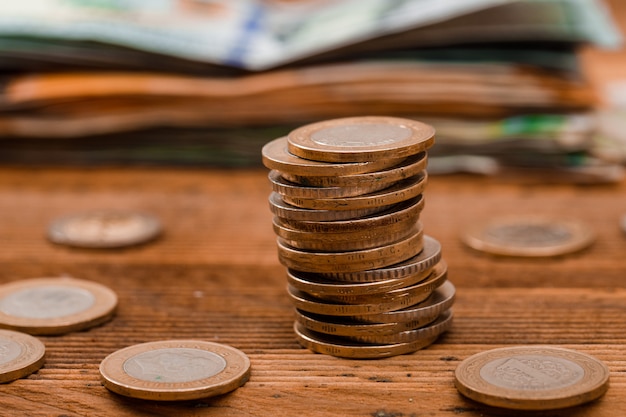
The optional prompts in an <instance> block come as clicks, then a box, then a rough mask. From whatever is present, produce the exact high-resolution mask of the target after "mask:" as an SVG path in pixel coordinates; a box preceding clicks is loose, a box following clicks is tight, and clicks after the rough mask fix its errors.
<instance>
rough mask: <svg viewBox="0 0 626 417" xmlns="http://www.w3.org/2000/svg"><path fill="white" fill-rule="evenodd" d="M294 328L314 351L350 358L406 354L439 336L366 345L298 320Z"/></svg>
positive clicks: (379, 357)
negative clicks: (306, 325) (315, 328)
mask: <svg viewBox="0 0 626 417" xmlns="http://www.w3.org/2000/svg"><path fill="white" fill-rule="evenodd" d="M293 328H294V333H295V335H296V339H297V341H298V343H299V344H300V345H301V346H302V347H304V348H307V349H309V350H311V351H313V352H317V353H324V354H327V355H331V356H336V357H340V358H348V359H382V358H388V357H391V356H398V355H405V354H409V353H413V352H416V351H418V350H420V349H423V348H425V347H427V346H430V345H431V344H433V343H434V342H435V340H437V338H438V336H434V337H432V338H429V339H423V340H418V341H415V342H411V343H398V344H393V345H364V344H358V343H355V342H354V341H350V340H348V339H345V338H340V337H338V336H331V335H325V334H322V333H315V332H311V331H310V330H308V329H306V328H305V327H304V326H302V325H301V324H300V323H298V322H297V321H296V322H294V326H293Z"/></svg>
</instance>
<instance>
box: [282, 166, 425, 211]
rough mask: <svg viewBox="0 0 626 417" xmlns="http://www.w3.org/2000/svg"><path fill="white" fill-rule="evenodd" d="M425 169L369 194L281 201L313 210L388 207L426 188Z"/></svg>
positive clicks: (286, 198)
mask: <svg viewBox="0 0 626 417" xmlns="http://www.w3.org/2000/svg"><path fill="white" fill-rule="evenodd" d="M426 182H427V175H426V172H425V171H422V173H421V174H418V175H416V176H414V177H411V178H407V179H404V180H402V181H398V182H397V183H395V184H394V185H392V186H391V187H388V188H385V189H382V190H378V191H375V192H372V193H369V194H365V193H363V194H360V195H357V196H355V197H343V198H323V197H320V198H304V197H291V196H287V195H283V201H285V202H286V203H288V204H291V205H292V206H296V207H301V208H309V209H315V210H358V209H365V208H371V207H388V206H391V205H393V204H397V203H400V202H402V201H405V200H409V199H411V198H414V197H417V196H418V195H420V194H422V193H423V192H424V188H426Z"/></svg>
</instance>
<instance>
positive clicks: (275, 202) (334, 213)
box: [269, 191, 389, 222]
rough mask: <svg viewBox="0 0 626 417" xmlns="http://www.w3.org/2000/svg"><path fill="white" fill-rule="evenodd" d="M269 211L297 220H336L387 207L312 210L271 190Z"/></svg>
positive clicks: (356, 216)
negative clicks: (285, 199)
mask: <svg viewBox="0 0 626 417" xmlns="http://www.w3.org/2000/svg"><path fill="white" fill-rule="evenodd" d="M269 203H270V211H271V212H272V213H274V215H275V216H278V217H281V218H283V219H289V220H299V221H312V222H322V221H336V220H350V219H357V218H361V217H364V216H368V215H372V214H375V213H380V212H382V211H385V210H386V209H388V208H389V207H370V208H364V209H357V210H314V209H307V208H301V207H296V206H293V205H291V204H287V203H286V202H285V201H284V200H283V198H282V197H281V195H280V194H278V193H277V192H275V191H274V192H272V193H271V194H270V197H269Z"/></svg>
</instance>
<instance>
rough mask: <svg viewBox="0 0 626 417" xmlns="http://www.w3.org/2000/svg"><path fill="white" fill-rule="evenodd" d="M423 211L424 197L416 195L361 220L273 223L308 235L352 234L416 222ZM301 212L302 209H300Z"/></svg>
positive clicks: (280, 221)
mask: <svg viewBox="0 0 626 417" xmlns="http://www.w3.org/2000/svg"><path fill="white" fill-rule="evenodd" d="M423 209H424V196H423V195H418V196H417V197H415V198H412V199H410V200H407V201H403V202H401V203H399V204H394V205H393V206H391V207H390V208H388V209H386V210H384V211H380V212H376V213H374V214H371V215H367V216H364V217H361V218H355V219H349V220H335V221H300V220H291V219H288V218H284V217H278V216H276V217H275V219H274V222H275V223H276V224H278V225H279V226H284V227H286V228H290V229H294V230H298V231H300V232H308V233H316V234H319V233H337V234H341V233H354V232H360V231H363V230H364V229H376V228H385V227H387V226H392V225H394V224H396V223H401V222H406V221H417V220H418V218H419V215H420V213H421V212H422V210H423ZM300 210H302V209H300Z"/></svg>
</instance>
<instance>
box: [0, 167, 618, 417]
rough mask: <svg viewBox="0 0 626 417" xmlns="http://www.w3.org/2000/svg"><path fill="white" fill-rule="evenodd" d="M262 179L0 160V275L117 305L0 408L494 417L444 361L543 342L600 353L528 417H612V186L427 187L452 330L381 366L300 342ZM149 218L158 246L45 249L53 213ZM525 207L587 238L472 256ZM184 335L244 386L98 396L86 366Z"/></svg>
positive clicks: (60, 347) (438, 183) (465, 182)
mask: <svg viewBox="0 0 626 417" xmlns="http://www.w3.org/2000/svg"><path fill="white" fill-rule="evenodd" d="M266 175H267V172H266V171H265V170H249V171H246V170H237V171H207V170H188V171H185V170H165V169H112V168H111V169H93V170H80V169H58V168H56V169H44V168H41V169H26V168H24V169H20V168H6V167H5V168H0V213H2V216H1V218H0V244H1V245H2V248H3V250H2V251H0V265H1V266H2V268H0V282H9V281H13V280H17V279H23V278H32V277H41V276H58V275H71V276H74V277H77V278H84V279H89V280H94V281H96V282H100V283H102V284H104V285H107V286H109V287H110V288H112V289H113V290H114V291H115V292H116V293H117V294H118V296H119V299H120V305H119V310H118V313H117V315H116V317H115V318H114V319H113V320H112V321H110V322H109V323H106V324H104V325H102V326H100V327H97V328H94V329H91V330H88V331H84V332H78V333H70V334H67V335H63V336H58V337H42V338H41V340H42V341H43V342H44V343H45V344H46V346H47V361H46V364H45V366H44V367H43V368H42V369H41V370H40V371H38V372H36V373H35V374H33V375H31V376H29V377H28V378H25V379H22V380H18V381H15V382H13V383H10V384H4V385H1V386H0V398H2V408H1V409H0V415H29V416H40V415H41V416H113V415H115V416H174V415H176V416H209V415H219V416H267V415H272V416H293V415H311V416H317V415H319V416H322V415H346V416H375V417H377V416H380V417H391V416H394V417H398V416H424V415H437V416H439V415H442V416H446V415H448V416H457V415H463V416H481V415H482V416H484V415H493V416H500V415H502V416H506V415H510V413H508V412H506V411H503V410H498V409H494V408H490V407H487V406H483V405H481V404H478V403H475V402H473V401H470V400H467V399H464V398H463V397H462V396H461V395H460V394H458V392H457V391H456V389H455V388H454V385H453V372H454V369H455V367H456V366H457V364H458V363H459V361H461V360H463V359H464V358H466V357H468V356H469V355H471V354H474V353H476V352H479V351H482V350H486V349H490V348H493V347H500V346H508V345H520V344H550V345H557V346H563V347H568V348H573V349H577V350H580V351H582V352H586V353H589V354H591V355H594V356H596V357H598V358H599V359H601V360H603V361H605V362H606V363H607V365H608V366H609V368H610V370H611V387H610V389H609V391H608V393H607V394H606V395H605V396H604V397H603V398H601V399H600V400H598V401H596V402H593V403H591V404H588V405H583V406H580V407H576V408H573V409H570V410H563V411H552V412H549V413H545V414H542V413H539V414H536V415H550V416H566V415H567V416H587V415H593V416H614V415H615V412H616V410H626V395H625V394H626V377H625V372H626V357H625V356H624V352H625V351H626V336H625V335H626V321H625V320H624V317H625V315H626V286H625V285H624V277H625V274H626V257H625V256H624V255H625V254H626V234H625V233H624V232H622V231H621V229H620V228H619V223H618V221H619V217H620V216H621V215H622V214H625V213H626V183H620V184H616V185H612V186H597V187H581V186H573V185H554V184H529V183H526V182H524V183H510V182H503V181H500V180H498V179H496V178H472V177H462V176H458V177H457V176H452V177H432V178H430V180H429V184H428V186H427V190H426V192H425V196H426V206H425V209H424V211H423V213H422V216H421V219H422V222H423V224H424V229H425V233H426V234H429V235H431V236H433V237H435V238H436V239H438V240H439V241H440V242H441V243H442V247H443V253H444V258H445V259H446V261H447V262H448V264H449V279H450V280H451V281H452V282H453V283H454V284H455V285H456V286H457V290H458V293H457V294H458V298H457V302H456V304H455V322H454V325H453V328H452V330H450V331H449V332H448V333H447V334H445V335H444V336H443V337H441V338H440V339H439V340H438V341H437V342H436V343H435V344H434V345H433V346H431V347H429V348H428V349H425V350H422V351H419V352H416V353H414V354H412V355H405V356H398V357H393V358H388V359H383V360H373V361H368V360H347V359H339V358H334V357H331V356H327V355H319V354H314V353H311V352H310V351H308V350H305V349H302V348H300V347H299V345H298V344H297V342H296V340H295V338H294V335H293V331H292V322H293V309H292V306H291V304H290V302H289V299H288V298H287V296H286V293H285V286H286V278H285V271H284V268H283V267H282V265H280V264H279V262H278V260H277V252H276V246H275V240H274V239H275V236H274V234H273V230H272V227H271V214H270V212H269V208H268V204H267V197H268V195H269V192H270V186H269V182H268V181H267V178H266ZM107 207H110V208H127V209H140V210H145V211H149V212H151V213H153V214H155V215H157V216H159V217H160V218H161V219H162V221H163V223H164V226H165V234H164V235H163V237H162V238H161V239H160V240H158V241H156V242H154V243H152V244H148V245H145V246H139V247H136V248H130V249H124V250H116V251H99V250H80V249H70V248H65V247H62V246H57V245H54V244H51V243H49V242H48V241H47V240H46V239H45V237H44V235H45V230H46V227H47V225H48V223H49V222H50V221H51V220H52V219H54V218H55V217H57V216H60V215H63V214H67V213H69V212H73V211H80V210H86V209H92V208H107ZM527 212H537V213H545V214H549V215H556V216H565V215H567V216H569V217H573V218H576V219H579V220H582V221H584V222H586V223H588V224H589V225H590V226H592V227H593V229H594V230H595V231H596V233H597V240H596V242H595V243H594V244H593V245H592V246H591V247H590V248H589V249H587V250H584V251H582V252H580V253H576V254H572V255H568V256H563V257H559V258H550V259H517V258H506V257H496V256H491V255H486V254H482V253H480V252H477V251H474V250H471V249H469V248H467V247H465V246H464V245H463V244H462V243H461V242H460V239H459V235H460V232H461V231H462V230H463V227H464V226H466V225H469V224H471V223H472V222H474V221H477V220H478V219H481V218H485V217H490V216H494V215H498V214H512V213H513V214H514V213H527ZM174 338H200V339H203V340H209V341H216V342H220V343H226V344H229V345H232V346H234V347H237V348H239V349H241V350H242V351H244V352H245V353H246V354H247V355H248V356H249V357H250V360H251V362H252V377H251V379H250V381H248V383H247V384H246V385H245V386H244V387H242V388H240V389H238V390H237V391H235V392H233V393H231V394H227V395H223V396H220V397H217V398H213V399H206V400H200V401H189V402H183V403H165V404H162V403H155V402H149V401H141V400H133V399H128V398H124V397H120V396H118V395H115V394H113V393H111V392H109V391H107V390H106V389H105V388H104V387H103V386H102V384H101V383H100V380H99V373H98V366H99V363H100V361H101V360H102V359H103V358H104V357H105V356H106V355H108V354H109V353H111V352H113V351H115V350H117V349H120V348H122V347H125V346H128V345H131V344H135V343H141V342H147V341H154V340H162V339H174Z"/></svg>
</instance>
